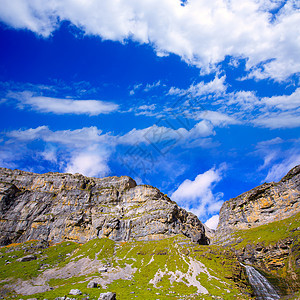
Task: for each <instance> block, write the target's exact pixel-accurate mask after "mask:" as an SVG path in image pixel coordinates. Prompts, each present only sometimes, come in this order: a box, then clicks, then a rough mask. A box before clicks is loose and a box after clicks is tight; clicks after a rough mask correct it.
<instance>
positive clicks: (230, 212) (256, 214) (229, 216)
mask: <svg viewBox="0 0 300 300" xmlns="http://www.w3.org/2000/svg"><path fill="white" fill-rule="evenodd" d="M299 211H300V165H299V166H297V167H295V168H293V169H292V170H291V171H290V172H289V173H288V174H287V175H286V176H285V177H283V178H282V179H281V180H280V181H279V182H277V183H275V182H271V183H264V184H262V185H260V186H258V187H256V188H254V189H252V190H250V191H248V192H246V193H244V194H242V195H240V196H238V197H236V198H233V199H230V200H229V201H226V202H225V203H224V204H223V205H222V207H221V210H220V221H219V225H218V228H217V231H216V235H215V237H214V240H219V241H220V240H224V239H226V238H227V237H228V234H229V233H230V232H233V231H236V230H240V229H248V228H252V227H256V226H260V225H263V224H267V223H270V222H273V221H278V220H282V219H285V218H287V217H290V216H292V215H294V214H296V213H297V212H299Z"/></svg>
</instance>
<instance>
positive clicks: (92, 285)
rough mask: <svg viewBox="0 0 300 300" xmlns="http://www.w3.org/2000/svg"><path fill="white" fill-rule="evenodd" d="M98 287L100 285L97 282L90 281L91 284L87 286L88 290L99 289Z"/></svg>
mask: <svg viewBox="0 0 300 300" xmlns="http://www.w3.org/2000/svg"><path fill="white" fill-rule="evenodd" d="M97 287H98V283H97V282H94V281H90V282H89V283H88V284H87V288H88V289H92V288H97Z"/></svg>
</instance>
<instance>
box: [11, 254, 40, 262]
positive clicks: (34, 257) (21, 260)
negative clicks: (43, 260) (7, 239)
mask: <svg viewBox="0 0 300 300" xmlns="http://www.w3.org/2000/svg"><path fill="white" fill-rule="evenodd" d="M36 259H37V257H36V256H35V255H32V254H30V255H26V256H24V257H21V258H18V259H17V260H16V261H19V262H24V261H31V260H36Z"/></svg>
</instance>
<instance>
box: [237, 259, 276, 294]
mask: <svg viewBox="0 0 300 300" xmlns="http://www.w3.org/2000/svg"><path fill="white" fill-rule="evenodd" d="M241 265H242V266H243V267H245V269H246V273H247V276H248V279H249V282H250V284H251V286H252V288H253V290H254V293H255V295H256V297H257V298H256V299H259V300H276V299H280V296H279V295H278V293H277V292H276V290H275V289H274V288H273V286H272V285H271V284H270V282H269V281H268V280H267V279H266V278H265V277H264V276H263V275H261V274H260V273H259V272H258V271H257V270H256V269H255V268H253V267H251V266H248V265H243V264H241Z"/></svg>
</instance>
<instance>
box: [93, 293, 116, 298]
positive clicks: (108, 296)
mask: <svg viewBox="0 0 300 300" xmlns="http://www.w3.org/2000/svg"><path fill="white" fill-rule="evenodd" d="M116 299H117V298H116V293H112V292H108V293H101V294H100V297H99V298H98V300H116Z"/></svg>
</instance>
